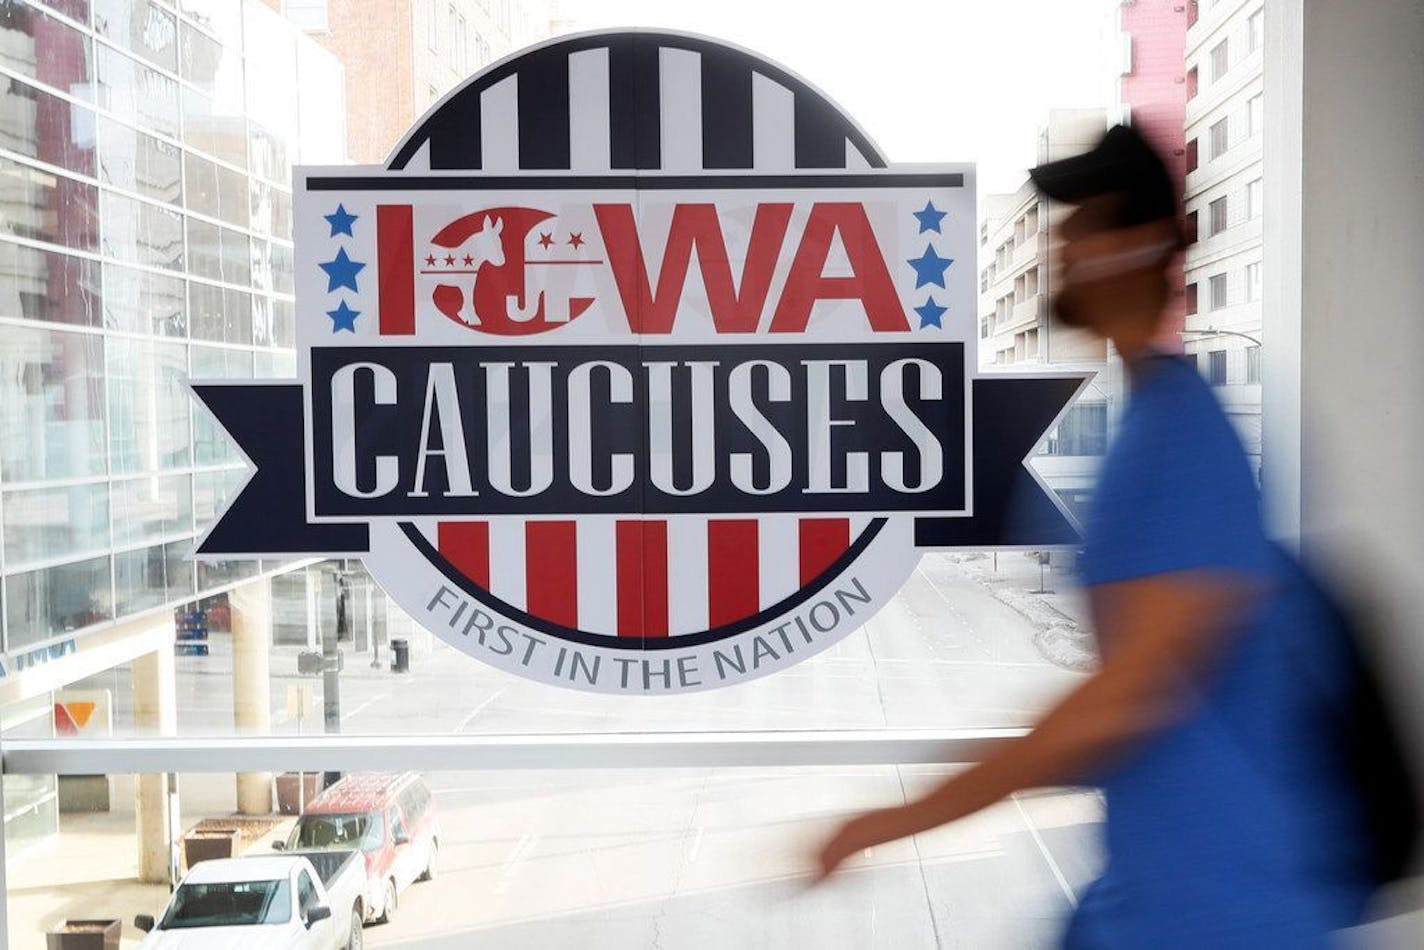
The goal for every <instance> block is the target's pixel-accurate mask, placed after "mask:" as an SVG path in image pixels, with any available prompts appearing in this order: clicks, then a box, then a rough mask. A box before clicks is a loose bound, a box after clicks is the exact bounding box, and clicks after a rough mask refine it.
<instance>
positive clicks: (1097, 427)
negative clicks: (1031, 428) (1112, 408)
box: [1044, 402, 1108, 455]
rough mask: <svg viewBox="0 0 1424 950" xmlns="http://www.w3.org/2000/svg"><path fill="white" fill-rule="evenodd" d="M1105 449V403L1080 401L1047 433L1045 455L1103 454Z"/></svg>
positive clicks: (1106, 438) (1106, 433) (1106, 431)
mask: <svg viewBox="0 0 1424 950" xmlns="http://www.w3.org/2000/svg"><path fill="white" fill-rule="evenodd" d="M1107 449H1108V407H1107V404H1106V403H1101V402H1098V403H1087V404H1083V403H1079V404H1078V405H1075V406H1073V407H1072V408H1071V409H1069V410H1068V411H1067V412H1065V413H1064V414H1063V421H1062V422H1060V423H1058V428H1056V429H1054V430H1053V432H1052V433H1051V434H1050V435H1049V436H1048V442H1047V444H1046V445H1045V446H1044V451H1045V452H1046V453H1047V454H1048V455H1102V454H1104V453H1105V452H1107Z"/></svg>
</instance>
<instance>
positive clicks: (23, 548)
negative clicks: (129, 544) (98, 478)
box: [0, 482, 109, 572]
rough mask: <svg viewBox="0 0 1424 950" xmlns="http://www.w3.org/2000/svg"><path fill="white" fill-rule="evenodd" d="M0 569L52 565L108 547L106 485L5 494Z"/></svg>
mask: <svg viewBox="0 0 1424 950" xmlns="http://www.w3.org/2000/svg"><path fill="white" fill-rule="evenodd" d="M0 508H3V511H4V512H5V520H4V539H5V568H6V570H9V571H11V572H13V571H14V570H15V569H16V568H20V567H27V566H29V565H31V564H35V563H38V562H40V561H58V560H62V559H64V558H67V557H68V558H72V557H76V556H79V555H82V554H92V553H94V552H96V551H104V550H107V549H108V547H109V484H108V482H89V483H87V484H78V485H65V486H64V487H62V488H38V489H33V490H30V491H10V492H6V493H5V498H4V504H3V506H0Z"/></svg>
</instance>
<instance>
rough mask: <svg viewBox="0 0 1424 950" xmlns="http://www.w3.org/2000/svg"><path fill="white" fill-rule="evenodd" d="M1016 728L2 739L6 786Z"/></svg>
mask: <svg viewBox="0 0 1424 950" xmlns="http://www.w3.org/2000/svg"><path fill="white" fill-rule="evenodd" d="M1024 731H1025V730H1023V729H957V730H924V729H916V730H897V729H863V730H833V731H832V730H827V731H805V732H787V731H777V732H696V733H686V732H661V733H659V732H639V733H605V734H589V735H568V734H564V735H406V736H401V735H380V736H352V735H341V736H336V735H320V736H260V737H258V736H243V737H231V736H228V737H191V738H173V737H162V738H155V737H139V738H132V739H8V740H5V742H4V743H3V746H0V771H3V772H4V773H5V774H10V775H23V774H28V775H56V774H57V775H100V774H113V773H117V774H128V773H133V774H148V773H164V772H173V773H193V772H264V771H273V772H277V771H283V772H285V771H292V772H295V771H302V770H305V771H308V772H311V771H318V770H320V771H343V772H345V771H352V772H355V771H392V770H395V771H404V770H406V769H412V770H416V771H426V772H441V771H444V772H450V771H489V770H497V769H615V768H709V767H717V768H737V767H758V768H767V767H779V766H828V765H933V764H949V763H967V762H973V761H977V760H978V759H979V758H981V757H982V756H983V754H984V751H985V749H986V747H988V746H990V745H993V744H995V743H997V742H1002V741H1004V740H1007V739H1011V738H1014V737H1016V736H1019V735H1022V734H1023V733H1024Z"/></svg>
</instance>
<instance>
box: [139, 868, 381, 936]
mask: <svg viewBox="0 0 1424 950" xmlns="http://www.w3.org/2000/svg"><path fill="white" fill-rule="evenodd" d="M365 884H366V870H365V867H364V865H363V864H362V860H361V856H360V852H356V851H349V852H340V851H295V852H288V853H287V854H283V855H280V856H272V857H268V856H266V855H263V856H261V857H247V858H224V859H216V860H211V861H204V862H202V863H201V864H198V865H196V866H195V867H194V868H193V869H192V870H191V871H189V872H188V875H187V876H186V877H184V878H183V882H182V883H181V884H179V885H178V889H177V890H176V891H174V892H173V897H172V898H170V899H169V901H168V907H167V908H166V909H165V910H164V911H163V916H162V917H160V918H158V920H156V921H155V920H154V919H153V917H152V916H150V915H148V914H140V915H139V916H138V917H136V918H134V926H135V927H137V928H138V929H139V930H144V931H148V932H149V933H148V936H147V937H146V938H144V941H143V943H141V944H140V945H139V947H140V950H173V948H191V947H202V948H204V950H227V948H233V950H237V948H244V950H246V948H264V950H265V948H272V950H276V948H281V950H360V947H361V925H362V920H363V918H364V917H365V907H364V904H363V898H362V891H363V889H364V887H365Z"/></svg>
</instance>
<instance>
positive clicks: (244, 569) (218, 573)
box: [195, 561, 260, 592]
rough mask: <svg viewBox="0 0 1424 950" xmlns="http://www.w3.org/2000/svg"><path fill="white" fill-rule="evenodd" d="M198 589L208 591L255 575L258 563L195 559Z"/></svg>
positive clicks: (258, 568) (258, 566)
mask: <svg viewBox="0 0 1424 950" xmlns="http://www.w3.org/2000/svg"><path fill="white" fill-rule="evenodd" d="M195 563H196V564H197V568H198V590H199V591H200V592H202V591H210V590H213V589H214V588H217V587H222V586H224V585H227V584H235V583H237V582H238V581H241V580H246V579H247V578H249V577H256V576H257V573H258V571H259V570H260V565H259V564H258V563H257V562H256V561H197V562H195Z"/></svg>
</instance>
